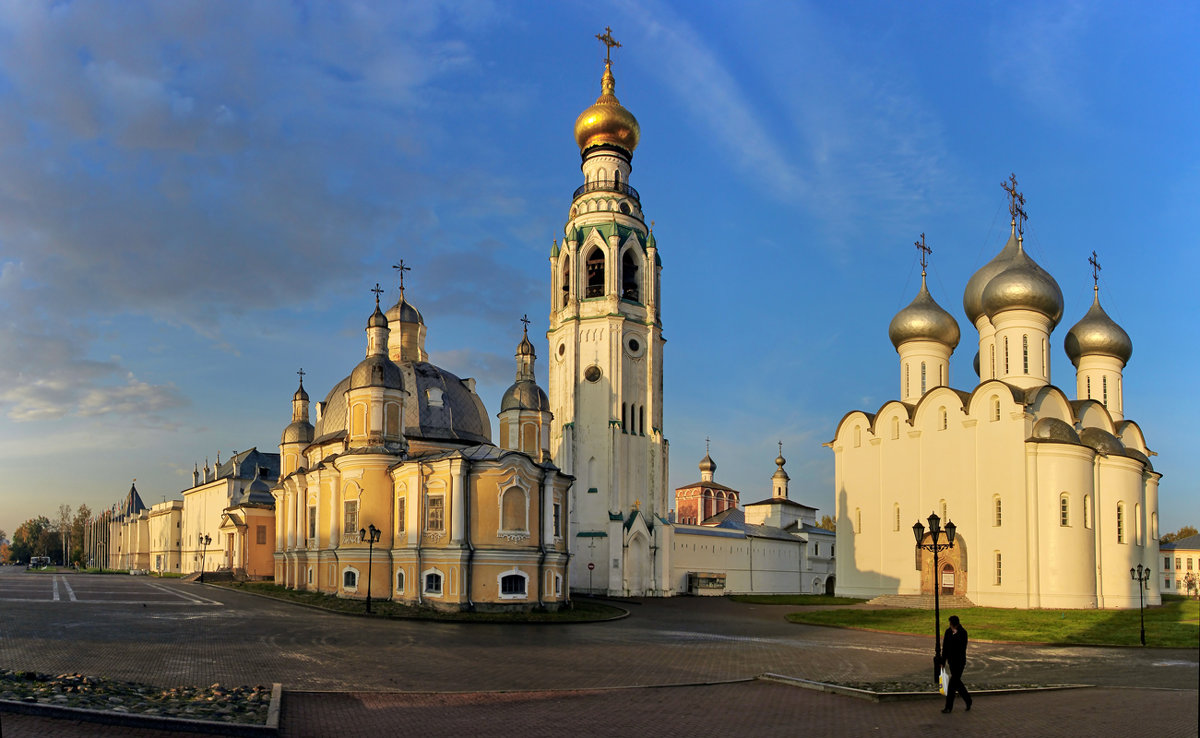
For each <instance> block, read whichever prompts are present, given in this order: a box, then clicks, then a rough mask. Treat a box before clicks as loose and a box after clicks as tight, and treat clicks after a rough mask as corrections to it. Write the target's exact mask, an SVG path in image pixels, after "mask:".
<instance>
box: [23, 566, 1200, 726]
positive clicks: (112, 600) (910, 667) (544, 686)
mask: <svg viewBox="0 0 1200 738" xmlns="http://www.w3.org/2000/svg"><path fill="white" fill-rule="evenodd" d="M55 579H56V580H57V581H58V585H59V599H58V600H53V599H52V591H51V589H52V588H51V587H50V586H49V585H47V584H45V582H47V581H49V580H48V579H47V578H46V575H30V574H24V573H17V572H12V573H3V574H0V613H2V619H0V666H4V667H8V668H12V669H26V670H36V671H42V672H52V673H62V672H81V673H84V674H92V675H97V676H106V677H110V678H115V679H127V680H131V681H143V682H148V683H151V684H156V685H161V686H178V685H197V686H207V685H209V684H212V683H213V682H221V683H222V684H228V685H251V684H269V683H271V682H281V683H282V684H283V685H284V689H285V690H289V691H293V692H294V691H296V690H307V691H321V690H329V691H336V692H415V691H435V692H451V691H454V692H479V691H488V690H574V691H575V692H582V694H577V696H575V697H567V696H565V695H563V694H561V693H558V694H557V696H553V697H546V698H543V700H542V701H541V702H538V703H537V704H555V705H558V708H557V709H558V712H559V713H560V714H561V716H562V718H563V719H566V718H567V717H568V716H569V715H582V714H585V713H586V712H587V710H588V709H590V708H587V707H586V706H587V705H590V704H596V705H602V704H607V705H609V707H606V708H600V707H597V708H596V709H597V710H598V711H600V710H602V709H612V710H615V711H617V712H620V711H621V705H622V704H623V700H631V701H632V700H634V697H633V695H635V694H636V695H641V696H639V697H637V700H639V701H638V702H637V704H641V705H645V706H646V708H645V709H648V710H655V709H657V708H654V707H653V704H654V703H653V700H654V699H658V697H657V696H658V695H665V694H667V693H666V692H663V691H662V690H637V691H633V692H631V691H628V690H622V691H619V692H611V693H610V692H607V691H605V692H599V693H594V692H592V691H591V690H600V689H604V688H608V687H631V686H632V687H645V686H650V685H662V684H704V683H709V682H719V681H726V680H732V679H744V678H750V677H754V676H756V675H758V674H761V673H763V672H775V673H779V674H785V675H788V676H795V677H801V678H807V679H815V680H821V681H884V680H899V681H915V680H923V679H927V678H928V677H929V672H930V671H931V667H930V659H931V657H932V643H930V641H931V640H932V636H930V637H916V636H904V635H889V634H882V633H866V632H859V631H848V630H839V629H831V628H820V627H810V626H799V625H792V624H789V623H787V622H786V621H785V620H784V619H783V616H784V614H785V613H787V612H789V611H791V610H793V609H795V608H792V607H787V606H782V607H781V606H763V605H742V604H738V603H734V602H730V601H728V600H725V599H722V598H671V599H666V600H644V601H641V602H632V603H627V604H626V605H625V606H626V607H628V609H629V610H630V612H631V616H630V617H628V618H625V619H623V620H618V621H612V622H606V623H590V624H575V625H507V624H506V625H493V624H456V623H434V622H418V621H384V620H374V619H364V618H353V617H346V616H341V615H334V614H329V613H324V612H319V611H315V610H310V609H307V608H301V607H297V606H294V605H288V604H284V603H280V602H275V601H272V600H266V599H263V598H259V597H254V596H251V595H248V594H244V593H241V592H235V591H231V590H227V589H222V588H218V587H211V586H208V587H206V586H203V585H199V584H195V583H188V582H181V581H178V580H157V579H143V578H142V577H119V576H106V577H99V576H90V575H74V574H66V575H57V576H56V577H55ZM34 580H36V583H34V584H32V585H31V582H33V581H34ZM68 585H69V586H70V587H71V589H72V591H73V592H74V593H75V599H71V598H70V597H68V596H66V594H65V593H66V591H67V586H68ZM151 585H153V586H151ZM31 586H32V588H33V589H30V587H31ZM38 587H40V588H41V590H39V591H40V594H39V593H36V592H35V593H34V594H32V595H31V594H30V592H32V591H33V590H37V588H38ZM101 593H103V594H101ZM102 598H108V600H109V601H108V602H101V601H100V600H101V599H102ZM179 602H183V603H185V606H183V607H181V606H180V605H179V604H177V603H179ZM946 614H947V615H949V614H951V613H946ZM967 627H968V628H970V624H969V623H967ZM1147 635H1148V637H1149V638H1151V639H1153V633H1148V634H1147ZM966 676H967V684H968V686H969V687H972V688H978V687H984V686H987V685H1001V684H1011V683H1027V684H1030V683H1031V684H1048V683H1083V684H1094V685H1100V686H1104V687H1137V688H1142V689H1145V688H1162V689H1176V690H1187V691H1188V699H1190V700H1192V701H1193V703H1194V701H1195V699H1196V690H1197V681H1198V679H1200V671H1198V651H1197V649H1140V648H1094V647H1052V646H1033V645H1011V644H986V643H973V644H972V645H971V652H970V662H969V664H968V668H967V674H966ZM687 689H693V690H701V691H700V692H696V693H695V696H694V697H691V696H686V697H678V698H671V699H674V700H679V701H682V702H687V701H690V700H692V699H695V700H698V701H696V702H692V703H691V705H692V708H691V709H693V710H694V711H697V712H698V713H699V714H712V713H715V712H720V711H718V710H715V709H714V708H713V707H712V705H714V704H720V705H723V706H724V707H722V709H721V711H725V710H728V709H729V705H730V704H731V703H729V702H727V701H726V698H725V697H723V696H722V697H719V698H718V699H719V702H716V701H713V700H714V698H713V697H712V695H713V694H714V693H712V692H704V691H703V690H717V691H718V692H721V690H728V691H729V692H731V693H733V694H739V695H740V694H742V693H743V692H745V691H749V692H750V693H753V694H759V693H762V694H779V695H793V694H794V693H802V692H804V690H799V689H795V688H792V687H779V688H777V685H763V684H755V685H750V686H745V687H743V686H738V685H726V686H716V687H689V688H687ZM780 690H783V691H780ZM622 694H623V695H625V697H619V696H614V695H622ZM679 694H681V695H686V694H689V693H687V692H680V693H679ZM722 694H724V693H722ZM1053 694H1055V695H1064V694H1067V693H1053ZM1070 694H1071V695H1092V696H1091V697H1087V696H1070V697H1048V696H1046V695H1041V696H1036V697H1029V698H1026V697H1004V698H1003V699H1005V700H1010V699H1012V700H1025V699H1036V700H1047V703H1046V704H1049V705H1057V704H1060V702H1061V703H1063V704H1072V703H1074V702H1075V701H1078V700H1083V701H1084V702H1085V703H1088V704H1091V705H1092V706H1093V707H1095V706H1096V700H1097V699H1099V698H1098V697H1097V696H1096V695H1099V694H1103V695H1111V694H1116V695H1117V696H1121V695H1124V694H1126V693H1124V692H1108V691H1104V692H1098V691H1096V690H1086V691H1084V692H1080V693H1074V692H1073V693H1070ZM1147 694H1149V695H1152V696H1156V695H1170V694H1172V693H1168V692H1139V696H1138V699H1139V700H1140V699H1144V698H1145V695H1147ZM706 695H707V696H706ZM292 699H294V698H293V697H289V701H290V700H292ZM313 699H316V698H313ZM330 699H333V698H330ZM481 699H482V698H481ZM664 699H665V698H664ZM730 699H741V697H730ZM788 699H789V702H788V704H792V703H795V704H803V705H808V707H805V708H803V709H806V710H807V709H822V710H830V709H832V708H831V707H828V706H829V705H833V704H842V703H843V701H845V700H847V699H848V698H833V697H829V696H825V695H812V694H810V693H804V694H798V695H796V696H792V697H789V698H788ZM996 699H1001V698H996ZM1155 699H1159V698H1158V697H1155ZM1161 699H1163V700H1168V699H1173V698H1168V697H1165V696H1164V697H1161ZM605 700H611V701H610V702H608V703H605ZM813 700H817V702H813ZM1122 701H1124V700H1122ZM317 702H320V700H317ZM489 704H493V708H491V709H494V710H497V711H500V712H501V713H504V711H506V710H507V711H508V712H507V713H505V714H508V715H516V714H521V710H522V709H525V708H522V707H520V704H522V703H519V702H512V701H509V702H505V701H502V700H501V701H499V702H495V703H489ZM631 704H633V703H632V702H631ZM846 704H847V705H849V706H848V707H846V708H844V709H845V710H848V711H851V712H853V711H858V710H863V709H868V710H876V711H880V710H882V711H884V712H880V713H877V714H884V713H887V714H891V713H890V712H887V711H892V710H899V711H901V712H903V711H904V710H907V709H910V708H911V709H921V708H914V707H913V706H912V705H907V704H905V705H900V706H897V705H882V706H877V705H869V703H863V702H860V701H858V700H853V699H849V700H848V702H846ZM918 704H922V703H918ZM1004 704H1005V705H1008V704H1009V703H1008V702H1005V703H1004ZM1012 704H1017V703H1012ZM1038 704H1040V703H1038ZM1129 704H1138V703H1137V702H1131V703H1129ZM527 707H528V705H526V708H527ZM294 709H301V708H294ZM330 709H333V708H330ZM481 709H482V708H481ZM780 709H782V708H780ZM1005 709H1006V714H1007V713H1008V711H1009V708H1007V707H1006V708H1005ZM1038 709H1039V710H1041V709H1042V708H1040V707H1039V708H1038ZM396 710H399V711H400V712H395V711H392V712H389V714H396V715H397V718H396V719H401V720H405V721H407V720H416V719H417V716H420V715H423V714H427V713H428V712H429V711H428V710H426V709H423V708H419V706H414V705H412V704H409V705H407V706H401V707H397V708H396ZM381 712H388V711H387V710H383V711H381ZM456 712H457V711H456ZM685 712H686V711H682V710H681V711H680V712H679V713H678V715H679V716H680V718H679V719H683V718H682V716H683V715H685ZM735 712H737V713H739V714H743V715H744V714H745V713H744V711H743V710H741V708H740V707H739V708H738V709H737V710H735ZM834 712H836V711H834ZM1043 712H1044V710H1043ZM1131 712H1135V713H1137V714H1139V715H1142V716H1143V717H1145V716H1146V715H1148V714H1149V713H1150V712H1151V711H1150V710H1148V709H1147V706H1146V705H1145V704H1138V707H1137V709H1136V710H1131ZM401 713H403V716H400V715H401ZM372 714H375V713H372ZM831 714H834V713H831ZM904 714H907V713H904ZM914 714H916V713H914ZM1191 714H1192V715H1193V718H1194V716H1195V710H1194V708H1193V711H1192V713H1191ZM643 717H644V718H645V719H654V720H662V719H666V718H665V717H661V716H658V715H657V714H655V715H649V714H647V715H643ZM937 717H938V718H943V717H945V716H942V715H941V714H940V713H937ZM971 717H972V718H974V717H975V712H974V711H972V713H971ZM8 718H9V716H6V717H5V719H6V721H7V720H8ZM785 718H786V720H790V718H787V717H786V715H783V716H781V717H780V719H781V720H785ZM285 719H286V716H285ZM518 719H519V718H518ZM571 719H572V720H574V719H575V718H573V717H572V718H571ZM673 719H675V718H674V717H672V720H673ZM1164 719H1165V718H1164ZM785 722H786V721H785ZM521 725H524V722H521ZM1191 726H1192V732H1191V733H1190V734H1191V735H1195V720H1194V719H1193V720H1192V721H1191ZM6 727H7V722H6ZM510 727H511V725H510ZM793 727H794V725H793ZM580 730H583V729H582V728H581V729H580ZM7 734H8V733H7V731H6V733H5V735H7ZM710 734H711V733H710ZM1026 734H1028V733H1026ZM130 735H132V734H130Z"/></svg>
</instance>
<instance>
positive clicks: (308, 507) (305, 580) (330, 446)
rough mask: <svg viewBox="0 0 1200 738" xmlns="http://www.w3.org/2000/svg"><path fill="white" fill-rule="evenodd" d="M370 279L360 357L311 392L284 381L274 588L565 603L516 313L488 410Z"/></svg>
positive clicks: (421, 329)
mask: <svg viewBox="0 0 1200 738" xmlns="http://www.w3.org/2000/svg"><path fill="white" fill-rule="evenodd" d="M397 268H398V269H399V270H400V271H399V273H400V298H399V300H398V301H397V302H396V304H395V305H393V306H392V307H391V308H390V309H388V311H387V312H386V313H385V312H383V311H382V310H381V309H380V305H379V294H380V293H381V290H380V289H379V286H378V285H376V287H375V290H374V292H375V293H376V294H375V309H374V311H373V312H372V313H371V315H370V316H369V317H368V318H367V321H366V323H367V324H366V328H365V332H366V351H365V353H366V356H365V358H364V359H363V360H362V361H360V362H359V363H358V364H357V365H356V366H354V367H353V369H352V370H351V371H350V373H349V375H347V376H346V377H345V378H344V379H342V380H341V381H340V382H338V383H337V384H335V385H334V386H333V388H331V389H330V390H329V392H328V394H326V395H325V399H324V400H321V401H320V402H317V403H315V404H314V403H310V400H309V396H308V392H307V391H306V390H305V388H304V383H303V379H304V378H303V374H301V381H300V386H299V387H298V388H297V389H296V392H295V393H294V394H293V395H292V418H291V423H290V424H288V425H287V426H286V427H285V428H284V430H283V435H282V437H281V439H280V444H279V455H280V459H281V468H280V478H279V482H278V483H277V484H276V485H275V486H274V488H273V489H272V494H273V496H274V499H275V541H276V549H275V581H276V582H277V583H278V584H280V585H283V586H286V587H288V588H290V589H299V590H311V591H317V592H324V593H327V594H333V595H337V596H339V597H350V598H364V597H366V596H367V594H368V593H370V596H371V597H373V598H375V599H391V600H395V601H398V602H403V603H406V604H411V605H419V606H425V607H431V608H434V609H442V610H480V611H487V610H529V609H533V608H545V609H550V610H554V609H557V608H559V607H560V606H561V605H562V604H563V603H564V602H566V601H567V596H568V593H567V560H568V555H567V540H566V530H567V529H566V523H567V505H568V500H567V492H568V489H569V487H570V484H571V477H569V476H567V475H566V474H564V473H562V472H561V471H559V469H558V467H556V466H555V465H554V463H553V462H552V461H551V456H550V450H549V448H550V446H549V429H550V422H551V417H552V416H551V414H550V404H549V401H548V399H547V396H546V393H545V392H544V391H543V390H542V389H541V388H540V387H539V386H538V385H537V382H536V379H535V377H534V364H535V361H536V359H537V357H536V355H535V352H534V348H533V344H532V342H530V340H529V335H528V330H527V329H528V321H527V320H525V323H526V326H525V327H526V331H525V333H524V334H523V336H522V338H521V340H520V342H519V343H518V344H517V349H516V380H515V382H514V383H513V385H512V386H511V387H510V388H509V389H508V391H507V392H506V393H505V394H504V397H503V399H502V401H501V405H500V412H499V413H498V414H497V418H498V420H499V424H500V433H499V436H500V444H499V445H496V444H494V443H493V442H492V430H491V422H490V419H489V418H488V415H487V412H486V410H485V409H484V405H483V402H482V401H481V400H480V398H479V396H478V395H477V394H476V392H475V383H474V381H473V380H471V379H462V378H459V377H457V376H455V375H454V374H452V373H451V372H449V371H447V370H446V369H443V368H441V367H439V366H437V365H436V364H433V363H431V362H430V361H429V355H428V354H427V353H426V351H425V335H426V326H425V319H424V317H423V316H422V314H421V312H420V311H419V310H418V309H417V308H416V307H415V306H414V305H413V304H412V303H410V302H409V301H408V300H407V298H406V297H405V292H404V280H403V277H404V272H405V271H406V270H407V267H405V266H404V265H403V262H401V263H400V264H399V265H397Z"/></svg>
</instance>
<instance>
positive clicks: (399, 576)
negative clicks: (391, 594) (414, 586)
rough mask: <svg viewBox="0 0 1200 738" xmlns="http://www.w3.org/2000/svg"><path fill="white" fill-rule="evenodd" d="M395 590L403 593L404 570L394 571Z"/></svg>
mask: <svg viewBox="0 0 1200 738" xmlns="http://www.w3.org/2000/svg"><path fill="white" fill-rule="evenodd" d="M396 592H397V593H399V594H403V593H404V570H400V571H398V572H396Z"/></svg>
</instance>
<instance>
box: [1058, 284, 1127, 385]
mask: <svg viewBox="0 0 1200 738" xmlns="http://www.w3.org/2000/svg"><path fill="white" fill-rule="evenodd" d="M1063 347H1064V348H1065V349H1066V350H1067V356H1068V357H1069V358H1070V359H1071V363H1072V364H1074V365H1075V366H1079V358H1080V357H1081V356H1088V355H1092V354H1101V355H1103V356H1112V357H1114V358H1117V359H1120V361H1121V364H1122V365H1125V364H1128V363H1129V357H1131V356H1133V341H1131V340H1130V339H1129V334H1128V333H1126V332H1125V330H1124V329H1123V328H1121V326H1119V325H1117V324H1116V322H1114V321H1113V319H1112V318H1110V317H1108V313H1106V312H1104V308H1102V307H1100V292H1099V291H1098V290H1097V291H1096V296H1095V298H1094V299H1093V300H1092V307H1091V308H1090V309H1089V310H1088V311H1087V314H1086V315H1084V316H1083V319H1081V320H1080V321H1079V322H1078V323H1076V324H1075V325H1074V326H1072V328H1071V330H1069V331H1067V338H1066V340H1065V341H1063Z"/></svg>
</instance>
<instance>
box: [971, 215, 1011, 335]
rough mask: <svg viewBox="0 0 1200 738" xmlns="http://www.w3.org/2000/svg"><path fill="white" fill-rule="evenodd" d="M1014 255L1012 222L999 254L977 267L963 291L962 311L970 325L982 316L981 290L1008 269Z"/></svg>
mask: <svg viewBox="0 0 1200 738" xmlns="http://www.w3.org/2000/svg"><path fill="white" fill-rule="evenodd" d="M1016 253H1017V225H1016V221H1014V222H1013V228H1012V233H1011V234H1010V235H1009V237H1008V242H1007V243H1005V244H1004V248H1002V249H1000V253H998V254H996V255H995V256H993V257H992V260H991V261H989V262H988V263H986V264H984V265H983V266H981V267H979V269H978V270H976V272H975V273H974V274H972V275H971V278H970V279H969V280H967V286H966V289H964V290H963V310H964V311H965V312H966V313H967V320H969V321H971V324H972V325H974V324H975V322H976V321H978V320H979V318H980V316H982V315H983V314H984V309H983V289H984V288H985V287H987V285H988V282H991V281H992V277H995V276H996V275H997V274H999V273H1000V272H1002V271H1004V270H1005V268H1007V267H1008V264H1009V262H1010V261H1012V258H1013V256H1015V255H1016Z"/></svg>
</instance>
